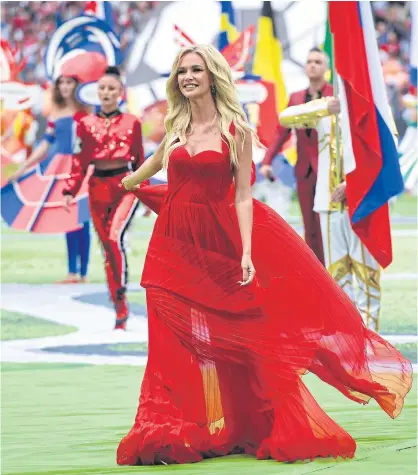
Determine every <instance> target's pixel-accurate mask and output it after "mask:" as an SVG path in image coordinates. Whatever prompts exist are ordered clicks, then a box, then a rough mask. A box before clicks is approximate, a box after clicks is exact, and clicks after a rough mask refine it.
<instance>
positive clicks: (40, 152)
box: [9, 139, 50, 181]
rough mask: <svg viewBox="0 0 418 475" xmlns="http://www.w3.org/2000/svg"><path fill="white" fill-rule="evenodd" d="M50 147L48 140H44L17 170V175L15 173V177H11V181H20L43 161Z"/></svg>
mask: <svg viewBox="0 0 418 475" xmlns="http://www.w3.org/2000/svg"><path fill="white" fill-rule="evenodd" d="M49 147H50V143H49V142H48V141H47V140H46V139H43V140H42V141H41V143H40V144H39V145H38V146H37V147H36V148H35V150H34V151H33V152H32V153H31V155H30V156H29V158H28V159H27V160H25V161H24V162H23V163H22V165H21V166H20V167H19V168H18V169H17V170H16V172H15V173H13V175H11V176H10V178H9V181H16V180H18V179H19V178H20V177H21V176H23V175H24V174H25V173H26V172H27V171H28V170H30V169H31V168H32V167H33V166H34V165H36V164H37V163H39V162H40V161H42V160H43V158H44V157H45V155H46V154H47V152H48V149H49Z"/></svg>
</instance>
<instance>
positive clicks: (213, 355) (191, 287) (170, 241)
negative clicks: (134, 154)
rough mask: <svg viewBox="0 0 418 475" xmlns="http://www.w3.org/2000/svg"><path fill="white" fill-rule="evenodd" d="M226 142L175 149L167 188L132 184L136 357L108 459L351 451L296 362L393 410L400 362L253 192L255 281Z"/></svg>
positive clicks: (356, 396) (403, 383) (404, 377)
mask: <svg viewBox="0 0 418 475" xmlns="http://www.w3.org/2000/svg"><path fill="white" fill-rule="evenodd" d="M232 180H233V175H232V172H231V165H230V160H229V152H228V147H227V146H226V145H225V143H224V144H223V148H222V152H217V151H212V150H208V151H203V152H200V153H198V154H196V155H195V156H193V157H192V156H190V155H189V153H188V152H187V150H186V149H185V148H184V147H179V148H177V149H175V150H174V151H173V152H172V154H171V156H170V162H169V168H168V188H166V187H165V186H154V187H144V188H140V189H139V190H138V191H136V192H135V194H136V195H137V196H138V197H139V198H140V200H141V201H142V202H144V203H145V204H146V205H148V206H150V207H151V208H152V209H154V210H156V211H158V212H159V216H158V218H157V220H156V223H155V228H154V232H153V235H152V238H151V241H150V244H149V249H148V254H147V258H146V262H145V267H144V272H143V276H142V282H141V284H142V286H143V287H145V288H146V294H147V308H148V322H149V357H148V364H147V367H146V370H145V375H144V380H143V382H142V387H141V395H140V401H139V408H138V412H137V415H136V418H135V423H134V426H133V427H132V429H131V430H130V432H129V433H128V435H127V436H126V437H124V438H123V440H122V441H121V443H120V445H119V447H118V450H117V462H118V464H120V465H135V464H139V465H140V464H144V465H145V464H154V463H159V462H161V461H162V462H165V463H186V462H197V461H200V460H202V458H206V457H214V456H219V455H225V454H228V453H231V452H234V453H237V452H244V451H245V452H247V453H251V454H255V455H257V457H258V458H262V459H264V458H269V457H273V458H275V459H277V460H279V461H292V460H297V459H309V458H313V457H318V456H319V457H328V456H333V457H337V456H342V457H353V455H354V452H355V448H356V444H355V441H354V440H353V439H352V437H351V436H350V435H349V434H348V433H347V432H345V431H344V430H343V429H342V428H341V427H339V426H338V425H337V424H336V423H335V422H334V421H333V420H332V419H331V418H330V417H328V416H327V415H326V414H325V413H324V411H323V410H322V409H321V408H320V407H319V405H318V404H317V403H316V401H315V400H314V398H313V397H312V395H311V394H310V393H309V391H308V389H307V388H306V386H305V384H304V383H303V381H302V378H301V376H302V375H303V374H304V373H306V372H307V371H310V372H313V373H315V374H316V375H318V376H319V377H320V378H321V379H322V380H323V381H325V382H327V383H328V384H331V385H332V386H334V387H335V388H337V389H338V390H340V391H341V392H342V393H343V394H344V395H346V396H347V397H348V398H350V399H352V400H354V401H356V402H359V403H363V404H364V403H367V402H368V401H369V400H370V398H374V399H375V400H376V401H377V402H378V404H379V405H380V406H381V407H382V409H383V410H384V411H385V412H387V414H389V415H390V416H391V417H396V416H397V415H398V414H399V413H400V411H401V409H402V405H403V399H404V397H405V395H406V394H407V392H408V391H409V389H410V387H411V383H412V368H411V364H410V363H409V361H408V360H406V359H405V358H404V357H403V356H402V355H401V354H400V353H399V352H398V351H397V350H396V349H395V348H393V347H392V346H391V345H390V344H389V343H388V342H386V341H385V340H384V339H382V338H381V337H380V336H379V335H377V334H376V333H374V332H373V331H371V330H368V329H367V328H366V327H365V326H364V324H363V322H362V319H361V317H360V315H359V313H358V311H357V310H356V308H355V307H354V305H353V304H352V302H351V300H350V299H349V298H348V297H347V296H346V294H345V293H344V292H343V291H342V290H341V289H340V287H339V286H338V285H337V284H336V283H335V282H334V281H333V280H332V278H331V277H330V276H329V274H328V273H327V272H326V271H325V270H324V268H323V267H322V265H321V264H320V262H319V261H318V260H317V258H316V257H315V255H314V254H313V253H312V251H311V250H310V249H309V247H308V246H307V245H306V244H305V243H304V242H303V240H302V239H301V238H300V237H299V236H298V235H297V233H296V232H295V231H293V229H292V228H291V227H290V226H289V225H288V224H287V223H286V222H285V221H284V220H283V219H281V218H280V216H278V215H277V214H276V213H275V212H274V211H273V210H271V209H270V208H269V207H268V206H265V205H264V204H262V203H260V202H258V201H256V200H254V227H253V236H252V259H253V263H254V266H255V268H256V271H257V274H256V280H255V281H254V282H253V284H251V285H250V286H248V287H240V285H239V284H238V281H239V280H241V279H242V270H241V267H240V262H241V256H242V248H241V237H240V233H239V228H238V221H237V216H236V211H235V208H234V204H233V199H232V194H231V185H232Z"/></svg>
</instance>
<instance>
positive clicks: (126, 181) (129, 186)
mask: <svg viewBox="0 0 418 475" xmlns="http://www.w3.org/2000/svg"><path fill="white" fill-rule="evenodd" d="M134 175H135V174H134V173H131V174H129V175H126V176H125V177H123V178H122V181H121V182H120V183H121V185H122V186H123V187H124V188H125V190H126V191H132V190H135V188H138V187H139V185H138V183H137V181H136V179H135V176H134Z"/></svg>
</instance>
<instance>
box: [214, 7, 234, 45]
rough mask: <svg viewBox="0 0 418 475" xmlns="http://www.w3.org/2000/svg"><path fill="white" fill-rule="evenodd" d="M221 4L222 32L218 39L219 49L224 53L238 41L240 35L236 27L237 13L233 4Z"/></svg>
mask: <svg viewBox="0 0 418 475" xmlns="http://www.w3.org/2000/svg"><path fill="white" fill-rule="evenodd" d="M220 3H221V31H220V33H219V39H218V49H219V51H222V50H223V49H224V48H225V47H226V46H228V45H229V44H230V43H233V42H234V41H235V40H237V39H238V37H239V33H238V30H237V29H236V27H235V13H234V7H233V6H232V2H220Z"/></svg>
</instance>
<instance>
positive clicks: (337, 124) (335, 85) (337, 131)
mask: <svg viewBox="0 0 418 475" xmlns="http://www.w3.org/2000/svg"><path fill="white" fill-rule="evenodd" d="M331 39H332V56H333V58H334V61H333V62H332V85H333V88H334V97H336V98H337V99H338V96H339V87H338V74H337V71H336V69H335V55H334V35H333V34H332V33H331ZM338 119H339V116H338V115H336V117H335V146H336V155H337V164H336V165H337V177H338V182H339V183H340V181H341V177H342V175H341V145H340V143H341V130H340V121H339V120H338Z"/></svg>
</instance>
